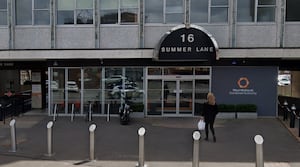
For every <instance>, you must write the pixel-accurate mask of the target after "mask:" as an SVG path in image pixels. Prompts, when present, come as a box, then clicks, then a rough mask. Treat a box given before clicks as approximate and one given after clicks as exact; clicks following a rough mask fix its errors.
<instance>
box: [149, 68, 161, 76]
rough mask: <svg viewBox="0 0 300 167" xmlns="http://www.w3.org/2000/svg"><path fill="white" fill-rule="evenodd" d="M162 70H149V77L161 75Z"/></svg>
mask: <svg viewBox="0 0 300 167" xmlns="http://www.w3.org/2000/svg"><path fill="white" fill-rule="evenodd" d="M161 74H162V68H151V67H150V68H148V75H161Z"/></svg>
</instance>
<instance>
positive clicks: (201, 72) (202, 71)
mask: <svg viewBox="0 0 300 167" xmlns="http://www.w3.org/2000/svg"><path fill="white" fill-rule="evenodd" d="M195 75H210V68H208V67H199V68H195Z"/></svg>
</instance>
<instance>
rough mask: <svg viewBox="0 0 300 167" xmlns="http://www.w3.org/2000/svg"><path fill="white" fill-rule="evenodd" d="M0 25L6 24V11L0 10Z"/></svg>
mask: <svg viewBox="0 0 300 167" xmlns="http://www.w3.org/2000/svg"><path fill="white" fill-rule="evenodd" d="M0 25H7V12H6V11H5V12H2V11H0Z"/></svg>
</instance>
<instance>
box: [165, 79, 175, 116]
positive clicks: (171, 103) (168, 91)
mask: <svg viewBox="0 0 300 167" xmlns="http://www.w3.org/2000/svg"><path fill="white" fill-rule="evenodd" d="M163 85H164V87H163V90H162V91H163V92H164V93H163V99H164V100H163V113H164V114H176V110H177V109H176V107H177V106H176V104H177V91H178V90H177V82H176V81H164V84H163Z"/></svg>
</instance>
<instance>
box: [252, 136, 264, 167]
mask: <svg viewBox="0 0 300 167" xmlns="http://www.w3.org/2000/svg"><path fill="white" fill-rule="evenodd" d="M254 141H255V143H256V167H264V157H263V145H262V144H263V142H264V139H263V137H262V136H261V135H256V136H255V137H254Z"/></svg>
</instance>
